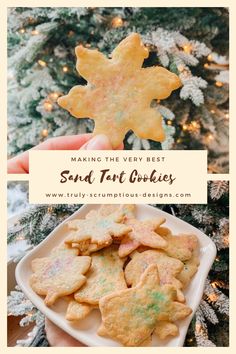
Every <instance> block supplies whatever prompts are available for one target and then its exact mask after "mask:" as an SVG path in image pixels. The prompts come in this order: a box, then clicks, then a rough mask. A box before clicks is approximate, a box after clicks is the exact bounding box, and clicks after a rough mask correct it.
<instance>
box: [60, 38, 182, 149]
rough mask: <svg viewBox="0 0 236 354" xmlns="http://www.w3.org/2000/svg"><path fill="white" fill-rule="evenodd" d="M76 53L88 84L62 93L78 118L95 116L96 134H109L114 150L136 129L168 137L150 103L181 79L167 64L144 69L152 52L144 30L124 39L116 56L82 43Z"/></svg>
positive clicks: (146, 134) (151, 135)
mask: <svg viewBox="0 0 236 354" xmlns="http://www.w3.org/2000/svg"><path fill="white" fill-rule="evenodd" d="M75 53H76V56H77V64H76V69H77V71H78V72H79V74H80V75H81V76H82V77H84V78H85V79H86V80H87V82H88V83H87V85H86V86H75V87H73V88H72V89H71V90H70V92H69V93H68V95H66V96H62V97H60V98H59V99H58V103H59V105H60V106H61V107H63V108H65V109H67V110H68V111H69V112H70V113H71V114H72V115H73V116H74V117H76V118H85V117H89V118H92V119H94V121H95V129H94V134H106V135H107V136H109V138H110V140H111V142H112V145H113V147H114V148H116V147H118V146H119V145H120V144H121V142H122V140H123V139H124V136H125V134H126V133H127V132H128V131H129V130H130V129H131V130H133V131H134V133H135V134H136V135H137V136H139V137H140V138H142V139H153V140H156V141H163V140H164V139H165V134H164V131H163V128H162V117H161V114H160V113H159V112H158V110H157V109H154V108H151V107H150V104H151V101H152V100H153V99H164V98H167V97H168V96H169V95H170V94H171V92H172V91H173V90H175V89H177V88H178V87H180V85H181V83H180V79H179V78H178V76H176V75H175V74H173V73H171V72H170V71H168V70H167V69H164V68H162V67H158V66H155V67H149V68H142V64H143V61H144V59H146V58H147V57H148V55H149V53H148V49H147V48H146V47H145V46H144V45H143V43H142V41H141V37H140V35H139V34H137V33H132V34H130V35H129V36H128V37H127V38H125V39H124V40H122V41H121V42H120V44H119V45H118V46H117V47H116V48H115V49H114V51H113V52H112V54H111V59H108V58H107V57H106V56H104V55H103V54H102V53H100V52H99V51H98V50H91V49H87V48H84V47H83V46H82V45H79V46H78V47H76V49H75Z"/></svg>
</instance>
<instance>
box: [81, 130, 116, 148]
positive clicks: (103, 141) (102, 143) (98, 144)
mask: <svg viewBox="0 0 236 354" xmlns="http://www.w3.org/2000/svg"><path fill="white" fill-rule="evenodd" d="M112 149H113V148H112V145H111V142H110V140H109V139H108V137H107V136H106V135H104V134H99V135H95V136H94V137H93V138H92V139H90V140H89V141H88V142H87V143H85V144H84V145H83V146H82V147H81V148H80V150H112Z"/></svg>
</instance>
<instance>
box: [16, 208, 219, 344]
mask: <svg viewBox="0 0 236 354" xmlns="http://www.w3.org/2000/svg"><path fill="white" fill-rule="evenodd" d="M98 207H99V205H92V204H89V205H84V206H82V207H81V208H80V209H78V211H76V212H75V213H74V214H73V215H71V216H70V217H69V218H68V219H67V220H65V221H64V222H63V223H61V224H60V225H59V226H57V227H56V228H55V229H54V230H53V231H52V232H51V234H50V235H49V236H48V237H47V238H46V239H45V240H44V241H43V242H41V243H40V244H39V245H38V246H37V247H35V248H34V249H33V250H32V251H31V252H29V253H28V254H27V255H26V256H25V257H24V258H23V259H22V260H21V261H20V262H19V263H18V265H17V268H16V280H17V283H18V284H19V286H20V287H21V289H22V291H23V292H24V293H25V295H26V296H27V297H28V298H29V299H30V300H31V301H32V303H33V304H34V305H35V306H36V307H37V308H38V309H39V310H40V311H41V312H42V313H44V315H45V316H46V317H48V318H49V319H50V320H51V321H52V322H54V323H55V324H56V325H57V326H58V327H60V328H62V329H63V330H64V331H65V332H67V333H69V334H70V335H71V336H72V337H74V338H76V339H77V340H79V341H81V342H82V343H84V344H86V345H88V346H105V347H108V346H112V347H117V346H120V344H119V343H118V342H116V341H113V340H111V339H108V338H104V337H100V336H98V335H97V333H96V332H97V329H98V327H99V325H100V322H101V316H100V314H99V311H98V310H94V311H92V312H91V313H90V315H89V316H88V317H87V318H85V319H84V320H82V321H81V322H79V323H77V324H72V323H71V322H69V321H67V320H66V319H65V311H66V306H67V303H66V302H65V301H64V300H58V301H57V302H56V303H55V305H54V306H53V307H51V308H49V307H47V306H46V305H45V304H44V301H43V297H41V296H39V295H37V294H36V293H35V292H34V291H33V290H32V289H31V287H30V285H29V277H30V275H31V273H32V271H31V261H32V260H33V259H34V258H38V257H45V256H47V255H49V253H50V251H51V250H52V249H53V248H54V247H56V246H57V245H59V244H60V243H61V242H62V241H63V240H64V239H65V237H66V236H67V233H68V231H67V228H66V226H65V223H66V222H67V221H68V220H69V219H75V218H78V217H79V218H84V217H85V215H86V214H87V213H88V212H89V211H90V210H91V209H97V208H98ZM157 216H162V217H165V218H166V223H165V224H164V225H165V226H167V227H169V228H170V229H171V231H172V232H173V234H178V233H193V234H195V235H197V237H198V240H199V244H200V265H199V268H198V272H197V273H196V274H195V276H194V278H193V279H192V282H191V284H190V286H189V287H188V288H187V289H186V291H185V295H186V302H187V304H188V305H189V306H190V307H191V308H192V310H193V313H192V315H191V316H189V317H187V318H186V319H184V320H182V321H180V322H179V331H180V334H179V336H178V337H174V338H171V339H169V340H165V341H160V340H159V339H158V338H157V337H156V336H155V335H153V340H152V346H154V347H163V346H167V347H181V346H183V343H184V340H185V336H186V333H187V330H188V326H189V324H190V321H191V319H192V316H193V314H194V312H195V311H196V309H197V307H198V305H199V303H200V301H201V298H202V294H203V289H204V283H205V280H206V277H207V274H208V272H209V270H210V268H211V265H212V263H213V261H214V258H215V256H216V247H215V244H214V243H213V242H212V241H211V239H210V238H209V237H208V236H206V235H205V234H204V233H202V232H201V231H199V230H198V229H196V228H195V227H193V226H191V225H190V224H188V223H186V222H184V221H182V220H180V219H178V218H177V217H175V216H172V215H170V214H168V213H165V212H164V211H161V210H159V209H157V208H154V207H151V206H149V205H144V204H141V205H137V208H136V217H137V218H138V219H140V220H142V219H147V218H152V217H157Z"/></svg>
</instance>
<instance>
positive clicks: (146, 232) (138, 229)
mask: <svg viewBox="0 0 236 354" xmlns="http://www.w3.org/2000/svg"><path fill="white" fill-rule="evenodd" d="M164 222H165V219H164V218H155V219H150V220H144V221H139V220H136V219H127V220H126V222H125V224H126V225H127V226H129V227H130V228H131V231H130V232H129V233H128V234H127V235H126V236H124V237H123V239H122V240H121V244H120V247H119V256H120V257H125V256H128V255H129V254H130V253H131V252H133V251H134V250H136V249H137V248H138V247H139V246H141V245H143V246H149V247H152V248H165V247H166V246H167V242H166V241H165V240H164V239H163V238H162V237H161V236H160V235H159V234H158V233H156V232H155V230H156V229H157V228H158V227H159V226H160V225H161V224H163V223H164Z"/></svg>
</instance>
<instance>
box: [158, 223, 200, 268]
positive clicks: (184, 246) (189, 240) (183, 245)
mask: <svg viewBox="0 0 236 354" xmlns="http://www.w3.org/2000/svg"><path fill="white" fill-rule="evenodd" d="M156 232H157V233H158V234H159V235H161V236H162V237H163V239H164V240H166V242H167V247H166V248H165V252H166V253H167V254H168V256H170V257H174V258H178V259H179V260H181V261H182V262H184V261H186V260H188V259H190V258H191V257H192V254H193V252H194V250H196V249H197V248H198V238H197V236H196V235H193V234H178V235H172V233H171V231H170V230H169V229H167V228H165V227H158V228H157V229H156Z"/></svg>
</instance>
